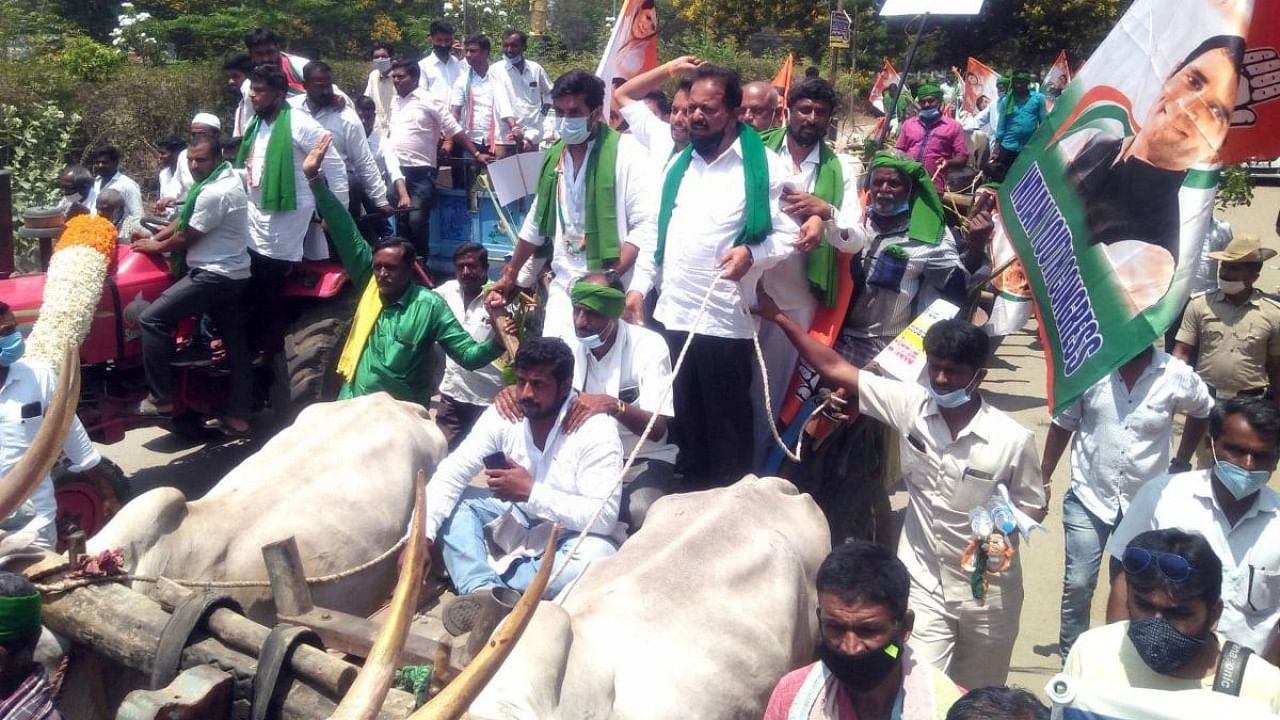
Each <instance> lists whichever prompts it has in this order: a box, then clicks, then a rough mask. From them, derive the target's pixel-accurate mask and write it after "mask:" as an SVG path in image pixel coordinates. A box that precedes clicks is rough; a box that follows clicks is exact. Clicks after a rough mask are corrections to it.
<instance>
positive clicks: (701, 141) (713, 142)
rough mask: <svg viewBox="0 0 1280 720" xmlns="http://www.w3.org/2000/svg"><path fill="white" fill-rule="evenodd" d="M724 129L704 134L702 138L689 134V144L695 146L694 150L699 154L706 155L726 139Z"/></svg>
mask: <svg viewBox="0 0 1280 720" xmlns="http://www.w3.org/2000/svg"><path fill="white" fill-rule="evenodd" d="M724 132H725V131H724V130H721V131H720V132H718V133H715V134H714V135H704V136H702V137H700V138H698V137H694V136H693V135H692V134H690V135H689V144H690V145H692V146H693V150H694V152H696V153H698V154H699V155H702V156H704V157H705V156H706V155H707V154H708V153H710V152H712V151H713V150H715V149H716V148H718V147H720V143H721V142H722V141H723V140H724Z"/></svg>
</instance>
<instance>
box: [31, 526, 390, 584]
mask: <svg viewBox="0 0 1280 720" xmlns="http://www.w3.org/2000/svg"><path fill="white" fill-rule="evenodd" d="M407 542H409V534H408V533H406V534H405V535H404V536H403V537H401V538H400V539H399V540H397V541H396V543H395V544H394V545H392V546H391V547H389V548H387V549H386V550H385V551H384V552H383V553H382V554H380V555H378V556H377V557H375V558H373V559H372V560H369V561H368V562H364V563H361V564H360V565H357V566H355V567H353V568H350V569H348V570H343V571H341V572H336V573H330V574H328V575H317V576H314V577H308V578H305V579H304V580H305V582H306V583H307V584H308V585H318V584H321V583H330V582H334V581H337V580H342V579H344V578H348V577H351V576H352V575H355V574H357V573H361V572H364V571H365V570H368V569H369V568H371V567H373V566H374V565H377V564H378V563H381V562H383V561H385V560H387V559H388V558H390V557H392V556H393V555H395V554H396V553H397V552H399V551H400V549H401V548H403V547H404V546H405V543H407ZM161 580H168V581H169V582H171V583H175V584H177V585H181V586H183V587H198V588H266V587H271V581H270V580H188V579H181V578H171V577H165V576H164V575H131V574H122V575H107V576H103V577H92V578H80V579H78V580H66V581H63V582H60V583H50V584H41V583H33V584H34V585H35V588H36V589H37V590H39V591H40V592H42V593H45V594H56V593H64V592H69V591H71V590H75V589H77V588H82V587H88V586H90V585H100V584H102V583H109V582H144V583H155V582H160V581H161Z"/></svg>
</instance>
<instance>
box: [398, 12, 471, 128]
mask: <svg viewBox="0 0 1280 720" xmlns="http://www.w3.org/2000/svg"><path fill="white" fill-rule="evenodd" d="M429 33H430V35H431V52H430V53H428V54H427V55H425V56H423V58H422V59H421V60H419V61H418V68H419V69H420V72H419V73H418V87H420V88H422V89H423V90H425V91H426V92H427V93H429V94H430V95H431V96H433V97H435V98H436V99H437V100H439V101H440V105H441V106H443V107H446V108H447V107H449V92H450V91H451V90H452V89H453V84H454V83H456V82H457V81H458V77H459V76H460V75H462V71H463V70H465V69H466V68H465V67H464V66H463V64H462V61H461V60H459V59H458V58H457V57H455V56H454V54H453V24H452V23H449V22H448V21H445V20H433V21H432V22H431V27H430V28H429ZM402 94H403V93H402Z"/></svg>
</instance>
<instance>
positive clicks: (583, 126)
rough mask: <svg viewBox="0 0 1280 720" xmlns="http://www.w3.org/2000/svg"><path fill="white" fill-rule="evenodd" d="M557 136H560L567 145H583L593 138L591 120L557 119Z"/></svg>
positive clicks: (579, 118)
mask: <svg viewBox="0 0 1280 720" xmlns="http://www.w3.org/2000/svg"><path fill="white" fill-rule="evenodd" d="M556 135H559V136H560V139H561V140H564V144H565V145H581V144H582V143H584V142H586V141H587V140H588V139H589V138H590V137H591V124H590V122H589V118H584V117H558V118H556Z"/></svg>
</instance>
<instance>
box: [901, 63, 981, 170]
mask: <svg viewBox="0 0 1280 720" xmlns="http://www.w3.org/2000/svg"><path fill="white" fill-rule="evenodd" d="M916 105H918V106H919V107H920V112H918V113H916V115H915V117H911V118H907V120H906V122H904V123H902V132H900V133H898V142H897V143H896V144H895V147H896V148H897V149H898V150H901V151H902V152H903V153H905V154H906V156H907V157H909V158H911V159H912V160H914V161H916V162H918V163H921V164H923V165H924V169H925V171H926V172H927V173H928V174H929V177H930V178H932V179H933V187H934V188H935V189H937V191H938V192H939V193H942V192H943V191H945V190H946V184H947V177H946V175H947V170H948V169H950V168H962V167H964V166H965V164H966V163H968V161H969V143H968V142H966V140H965V136H964V127H963V126H962V125H960V123H958V122H956V121H955V120H953V119H952V118H949V117H947V116H945V115H943V114H942V90H941V89H940V88H939V87H938V86H937V85H932V84H930V85H921V86H920V88H919V89H918V90H916Z"/></svg>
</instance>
